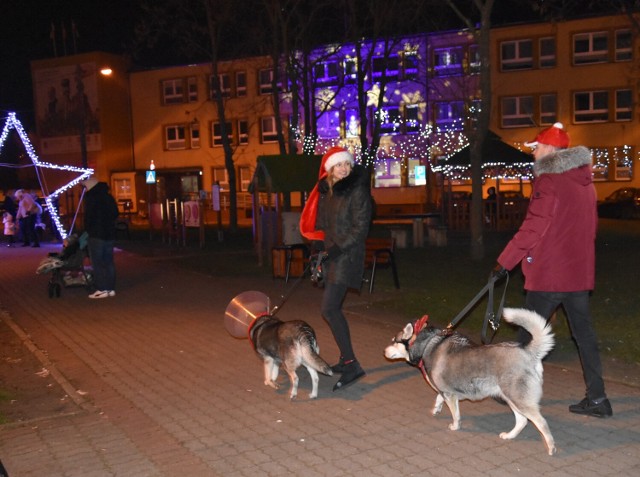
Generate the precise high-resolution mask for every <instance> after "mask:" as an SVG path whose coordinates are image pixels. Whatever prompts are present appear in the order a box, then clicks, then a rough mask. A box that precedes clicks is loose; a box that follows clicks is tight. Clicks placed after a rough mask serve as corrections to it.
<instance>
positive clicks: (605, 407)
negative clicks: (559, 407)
mask: <svg viewBox="0 0 640 477" xmlns="http://www.w3.org/2000/svg"><path fill="white" fill-rule="evenodd" d="M569 412H573V413H575V414H582V415H585V416H594V417H611V416H613V410H612V409H611V403H610V402H609V400H608V399H607V398H600V399H594V400H593V401H592V400H591V399H589V398H587V397H586V398H584V399H583V400H582V401H580V402H579V403H578V404H572V405H570V406H569Z"/></svg>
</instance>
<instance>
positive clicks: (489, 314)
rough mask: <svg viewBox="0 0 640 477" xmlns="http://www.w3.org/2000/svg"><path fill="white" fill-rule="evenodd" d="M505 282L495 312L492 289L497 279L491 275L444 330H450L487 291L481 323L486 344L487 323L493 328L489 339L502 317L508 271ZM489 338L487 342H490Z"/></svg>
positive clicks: (496, 329) (507, 283)
mask: <svg viewBox="0 0 640 477" xmlns="http://www.w3.org/2000/svg"><path fill="white" fill-rule="evenodd" d="M505 276H506V282H505V285H504V290H503V291H502V298H501V300H500V304H499V305H498V311H497V313H495V312H494V311H493V290H494V287H495V284H496V282H497V281H498V279H497V278H496V277H494V276H493V275H491V276H489V281H488V282H487V284H486V285H485V286H484V287H482V289H481V290H480V291H479V292H478V294H477V295H476V296H474V297H473V298H472V299H471V301H470V302H469V303H467V306H465V307H464V308H463V309H462V310H461V311H460V312H459V313H458V314H457V315H456V316H455V318H454V319H453V320H451V322H450V323H449V324H448V325H447V328H446V331H447V332H451V331H452V330H453V328H454V327H455V326H456V325H457V324H458V323H459V322H460V321H461V320H462V319H463V318H464V317H465V316H466V315H467V313H469V311H470V310H471V309H472V308H473V307H474V306H476V304H477V303H478V302H479V301H480V300H481V299H482V297H484V296H485V295H486V294H487V292H488V293H489V297H488V300H487V310H486V312H485V314H484V322H483V324H482V336H481V338H482V343H483V344H487V329H488V327H489V324H491V328H492V329H493V330H494V332H493V335H492V336H491V340H493V337H494V336H495V334H496V332H497V331H498V327H499V326H500V318H501V317H502V309H503V308H504V300H505V297H506V294H507V286H508V285H509V273H508V272H507V274H506V275H505ZM491 340H489V341H488V342H489V343H490V342H491Z"/></svg>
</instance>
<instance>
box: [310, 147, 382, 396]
mask: <svg viewBox="0 0 640 477" xmlns="http://www.w3.org/2000/svg"><path fill="white" fill-rule="evenodd" d="M319 176H320V180H319V181H318V184H317V186H316V189H314V192H312V196H313V197H310V199H311V200H309V201H308V202H307V205H305V210H304V211H303V214H302V217H301V224H307V225H308V224H310V223H313V224H314V227H312V228H314V229H315V230H314V231H313V232H314V233H315V234H318V233H319V235H315V236H314V235H313V234H308V233H306V232H308V231H305V230H304V227H305V226H304V225H301V232H302V233H303V235H304V236H306V237H307V238H309V237H312V238H314V239H316V240H322V244H323V249H324V252H323V253H324V254H326V260H325V262H324V263H323V274H324V279H323V281H324V293H323V297H322V307H321V311H322V316H323V318H324V319H325V320H326V321H327V323H328V324H329V327H330V328H331V332H332V333H333V336H334V338H335V340H336V344H337V345H338V348H339V350H340V361H339V362H338V363H337V364H336V365H334V366H332V367H331V369H332V370H333V371H334V372H335V373H340V374H342V376H341V378H340V379H339V380H338V382H337V383H336V384H335V386H334V388H333V390H334V391H336V390H339V389H342V388H344V387H346V386H348V385H350V384H352V383H354V382H355V381H357V380H358V379H360V378H362V377H363V376H364V375H365V371H364V369H362V366H360V363H359V362H358V360H357V359H356V356H355V353H354V350H353V345H352V343H351V334H350V330H349V324H348V322H347V319H346V318H345V316H344V314H343V312H342V303H343V302H344V299H345V296H346V294H347V291H348V289H349V288H355V289H357V290H360V287H361V285H362V276H363V273H364V260H365V241H366V238H367V235H368V233H369V225H370V222H371V207H372V206H371V204H372V201H371V190H370V178H369V174H368V173H367V170H366V169H365V168H364V167H362V166H360V165H356V164H355V161H354V158H353V155H352V154H351V153H350V152H349V151H347V150H346V149H344V148H341V147H333V148H331V149H329V151H327V153H326V154H325V155H324V156H323V158H322V163H321V166H320V174H319ZM314 215H315V220H314Z"/></svg>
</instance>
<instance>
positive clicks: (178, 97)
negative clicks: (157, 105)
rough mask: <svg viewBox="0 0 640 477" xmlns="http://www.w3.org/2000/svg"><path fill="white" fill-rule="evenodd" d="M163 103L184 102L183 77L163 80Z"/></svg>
mask: <svg viewBox="0 0 640 477" xmlns="http://www.w3.org/2000/svg"><path fill="white" fill-rule="evenodd" d="M162 101H163V104H179V103H184V82H183V81H182V79H170V80H164V81H163V82H162Z"/></svg>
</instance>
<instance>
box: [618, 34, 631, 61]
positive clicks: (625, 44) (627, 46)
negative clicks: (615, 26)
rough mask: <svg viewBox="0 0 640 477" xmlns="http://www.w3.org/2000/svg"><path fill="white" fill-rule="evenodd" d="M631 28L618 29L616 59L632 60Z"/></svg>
mask: <svg viewBox="0 0 640 477" xmlns="http://www.w3.org/2000/svg"><path fill="white" fill-rule="evenodd" d="M631 54H632V53H631V30H618V31H616V61H631Z"/></svg>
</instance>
